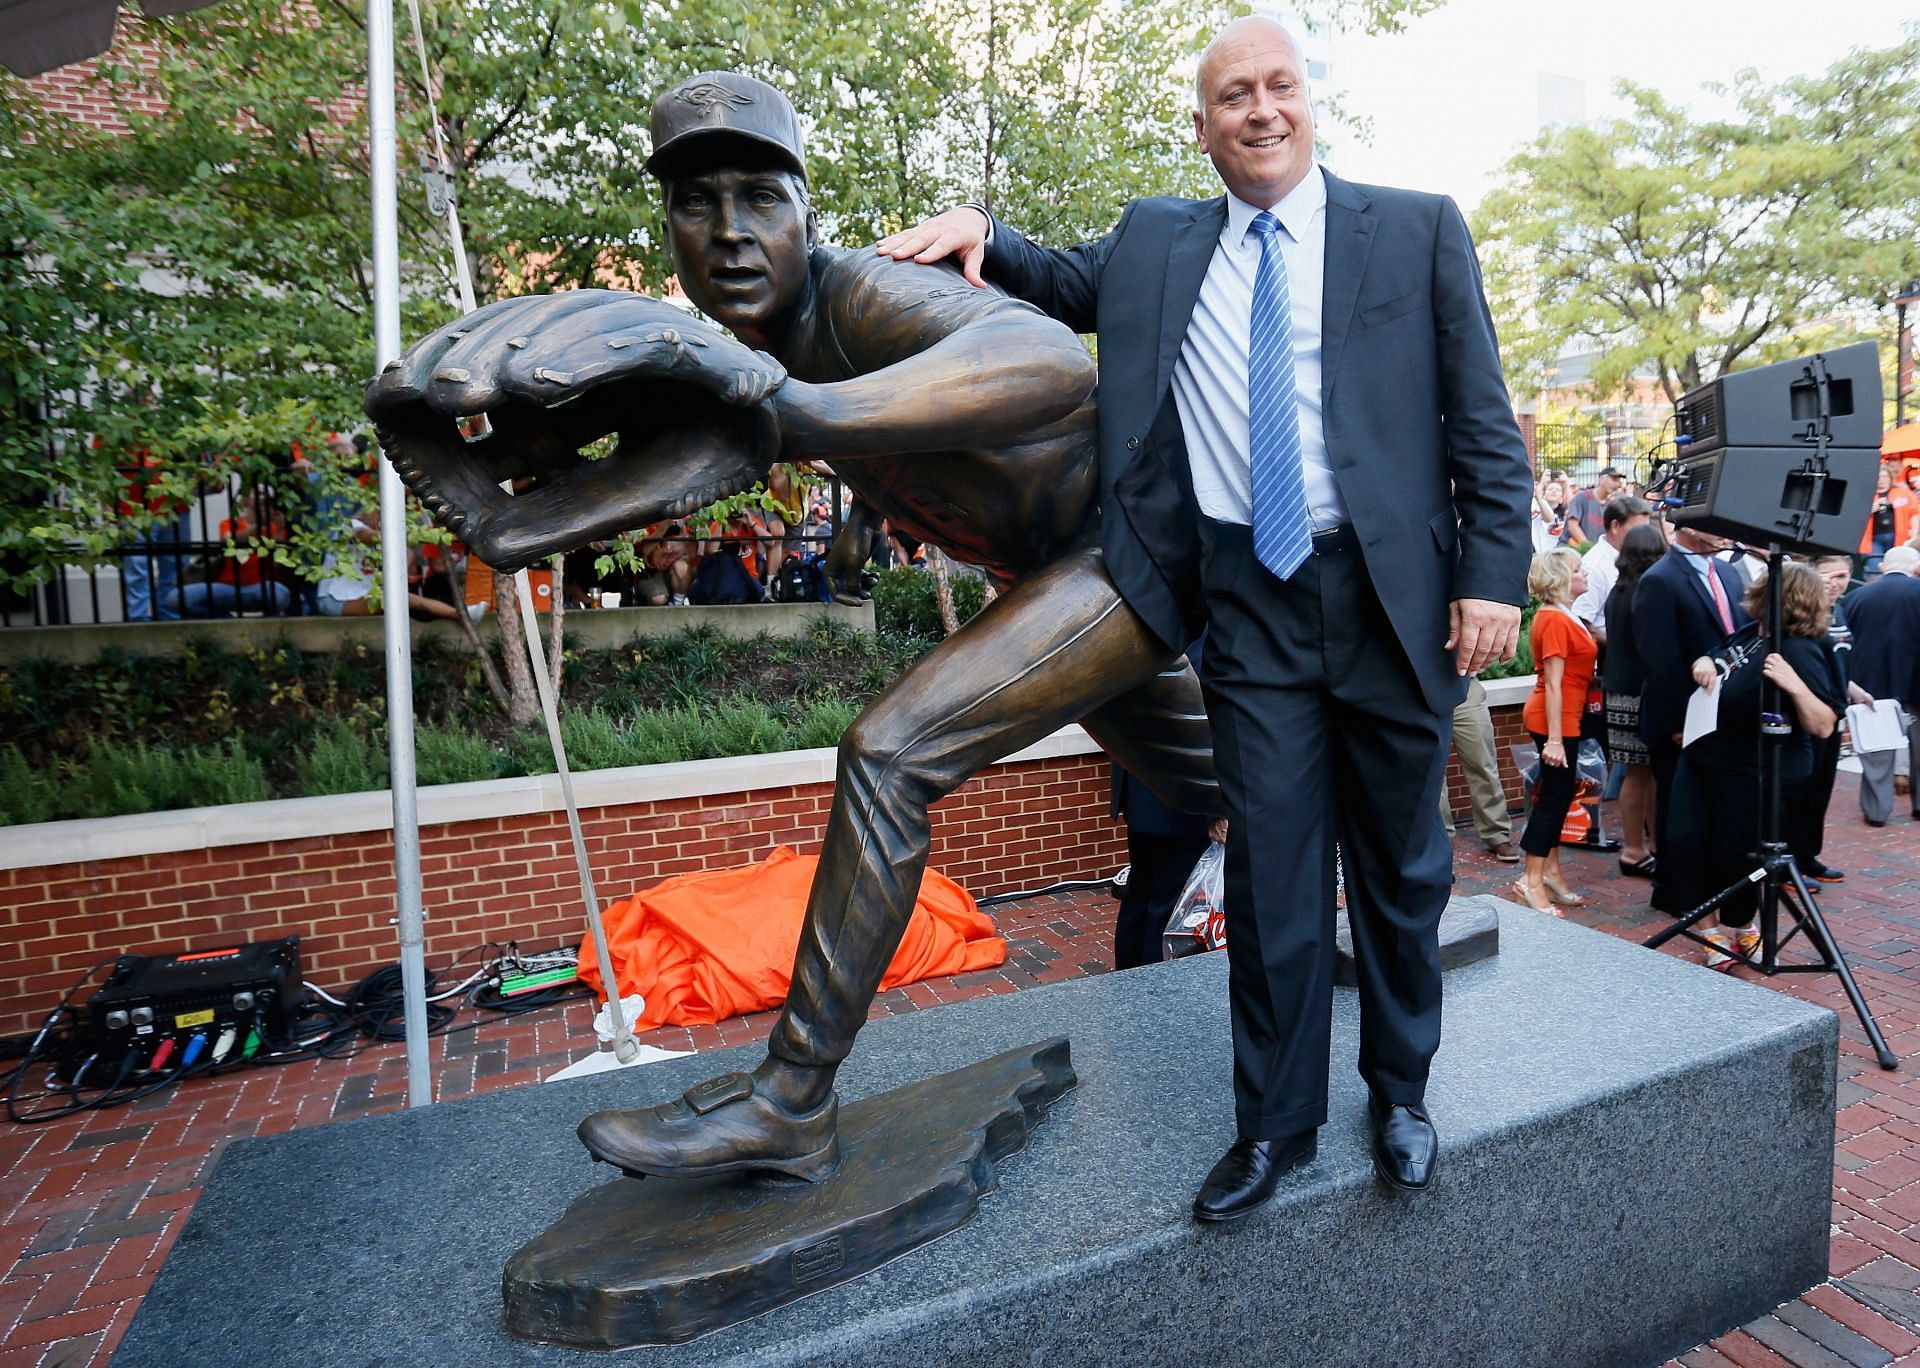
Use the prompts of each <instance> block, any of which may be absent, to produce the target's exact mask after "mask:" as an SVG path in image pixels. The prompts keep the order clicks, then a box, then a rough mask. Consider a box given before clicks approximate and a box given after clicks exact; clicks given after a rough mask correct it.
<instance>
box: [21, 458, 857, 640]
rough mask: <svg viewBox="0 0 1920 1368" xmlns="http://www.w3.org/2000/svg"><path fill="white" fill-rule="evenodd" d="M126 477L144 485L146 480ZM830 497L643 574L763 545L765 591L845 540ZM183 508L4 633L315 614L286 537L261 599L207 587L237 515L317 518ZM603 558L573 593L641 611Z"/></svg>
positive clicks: (31, 596)
mask: <svg viewBox="0 0 1920 1368" xmlns="http://www.w3.org/2000/svg"><path fill="white" fill-rule="evenodd" d="M128 474H129V475H130V476H131V477H133V478H135V479H137V477H138V474H139V472H137V471H132V472H128ZM828 488H829V489H830V490H831V495H830V497H829V499H828V514H829V516H828V518H827V520H826V522H825V523H821V522H819V521H817V520H814V519H812V518H809V519H808V520H807V521H806V522H805V523H803V524H802V525H801V526H800V527H796V528H794V529H791V530H789V531H787V532H784V533H780V534H773V533H767V534H765V535H759V536H754V537H751V538H743V537H741V536H739V535H737V534H724V533H695V532H684V533H682V534H680V535H677V536H671V537H660V538H652V539H642V540H640V541H639V542H637V543H636V544H635V549H636V551H637V553H638V555H639V558H640V560H641V562H642V563H643V564H646V563H647V562H648V559H649V553H650V552H652V551H654V550H655V549H656V548H658V547H659V546H661V545H662V544H665V543H668V542H680V543H685V544H686V545H687V546H688V547H689V549H690V559H692V560H693V561H695V562H696V563H697V561H698V559H699V552H700V549H701V548H702V547H703V546H712V545H715V544H718V543H721V542H730V543H733V544H736V545H737V544H738V543H740V542H741V541H744V540H751V541H754V542H756V543H758V544H759V546H760V550H761V554H760V562H761V573H760V575H759V581H760V583H761V584H763V585H768V584H770V583H771V581H772V580H773V578H774V576H775V575H776V574H777V573H778V572H779V570H780V569H781V564H780V563H779V562H780V561H781V560H782V559H783V557H782V552H781V548H783V547H784V548H787V549H788V550H793V549H795V548H800V549H801V554H802V555H803V556H811V555H812V554H813V553H814V552H816V551H825V550H826V549H827V547H829V546H831V545H832V543H833V539H834V538H835V537H836V536H837V535H838V534H839V532H840V528H841V525H842V513H841V509H842V493H841V486H840V482H839V481H838V480H833V481H830V482H828ZM185 503H186V505H187V506H186V507H185V508H184V509H183V510H182V511H180V512H179V513H178V514H177V516H175V517H174V518H172V519H171V520H169V519H167V518H165V517H164V515H155V514H151V513H150V514H148V515H147V516H146V518H145V519H141V520H138V522H139V523H140V524H144V525H136V520H134V519H129V521H128V528H127V532H126V534H125V536H124V537H122V538H121V540H120V541H119V544H118V545H115V546H113V547H111V548H109V549H108V550H106V551H105V552H102V553H99V554H97V555H93V556H87V555H86V554H85V553H84V550H83V548H81V547H78V546H75V547H73V548H72V549H73V552H74V556H73V559H72V560H71V561H69V562H67V563H65V564H62V565H61V566H59V567H58V568H57V569H56V570H55V571H54V572H53V574H52V575H51V576H50V577H49V578H47V579H46V580H44V581H42V582H40V583H38V584H35V585H32V586H30V587H29V588H27V589H25V590H0V629H3V628H9V627H50V626H62V625H73V624H86V625H92V624H102V625H105V624H120V623H137V622H151V621H173V620H185V619H200V618H207V617H254V618H259V617H297V616H305V615H310V614H313V613H315V612H317V611H318V609H317V605H316V600H315V594H314V589H315V586H314V585H313V584H312V583H311V582H309V581H308V580H307V579H305V578H303V577H301V576H299V575H298V574H297V573H296V572H294V571H291V570H288V569H286V568H284V567H281V566H277V565H274V564H273V563H272V562H273V556H272V554H271V549H272V547H273V546H274V545H275V544H285V539H284V537H276V536H273V535H269V534H268V533H266V532H262V533H258V534H256V535H255V536H253V537H252V538H251V539H250V545H253V546H256V547H259V548H260V549H261V551H262V553H263V554H262V555H261V567H260V580H261V584H260V586H258V587H257V592H250V590H254V589H255V588H256V586H252V585H241V584H231V588H232V590H233V592H232V593H230V594H229V593H226V592H224V591H221V590H216V589H213V588H211V587H209V586H210V585H211V584H213V583H214V582H215V581H216V580H217V579H218V578H219V577H220V576H221V573H222V571H223V570H226V568H227V567H229V566H236V565H238V564H239V562H237V561H236V560H235V559H234V558H232V557H229V556H227V555H226V548H227V538H226V535H225V533H224V532H223V528H225V527H227V526H228V525H229V524H230V523H231V522H232V520H233V518H234V515H235V513H236V511H238V512H242V513H244V514H245V515H246V517H247V520H248V521H249V522H250V523H251V525H252V526H253V527H255V528H259V529H274V528H285V527H286V526H288V525H289V523H290V522H292V521H295V520H297V519H299V518H301V517H303V516H311V514H312V513H313V510H312V509H311V508H308V507H306V506H304V505H303V506H300V507H297V508H290V507H288V506H287V505H288V501H287V500H286V499H285V498H284V497H282V492H281V491H279V490H276V489H275V487H274V485H273V484H272V483H271V482H268V481H258V482H243V481H241V480H240V479H239V478H238V477H230V478H229V479H228V480H227V481H226V482H225V483H224V484H222V485H220V486H217V487H213V488H209V489H203V490H202V491H200V492H199V493H198V494H196V495H195V496H193V497H192V498H190V499H187V500H185ZM811 511H812V510H811V508H809V512H811ZM599 554H600V553H599V552H598V551H595V550H592V549H589V550H584V551H580V552H574V553H571V554H569V556H568V557H567V574H566V580H567V583H568V585H571V586H575V587H577V588H581V589H584V588H586V587H587V586H589V585H592V586H594V587H607V588H611V587H612V586H613V585H615V584H618V585H619V586H620V591H624V592H623V597H622V600H621V601H622V603H623V604H630V605H632V604H640V605H644V602H645V601H644V600H641V599H636V598H634V597H630V596H628V595H631V594H632V593H633V591H634V589H635V588H636V587H637V586H638V584H639V583H640V582H641V581H643V580H644V579H645V578H646V574H645V572H644V571H643V572H633V571H616V572H615V573H614V574H612V575H610V576H601V575H599V574H597V573H596V572H595V570H594V567H593V563H594V561H595V560H596V559H597V558H598V555H599ZM228 573H229V574H230V575H231V576H232V578H233V579H238V578H240V576H239V574H238V573H237V572H234V571H229V572H228ZM603 582H604V586H603ZM268 586H271V587H268Z"/></svg>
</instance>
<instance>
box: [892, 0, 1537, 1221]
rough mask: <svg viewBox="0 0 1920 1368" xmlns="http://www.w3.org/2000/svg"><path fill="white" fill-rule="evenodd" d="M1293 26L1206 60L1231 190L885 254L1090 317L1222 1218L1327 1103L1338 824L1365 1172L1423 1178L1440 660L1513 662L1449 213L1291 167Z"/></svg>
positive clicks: (1501, 518) (1512, 481) (1209, 142)
mask: <svg viewBox="0 0 1920 1368" xmlns="http://www.w3.org/2000/svg"><path fill="white" fill-rule="evenodd" d="M1304 68H1305V63H1304V62H1303V61H1302V59H1301V56H1300V52H1299V48H1298V45H1297V44H1295V43H1294V41H1293V39H1292V38H1291V37H1290V36H1289V35H1288V34H1287V33H1286V31H1285V30H1284V29H1282V28H1280V27H1279V26H1278V25H1276V24H1274V23H1272V22H1270V21H1268V20H1264V19H1243V20H1238V21H1236V22H1234V23H1233V24H1230V25H1229V26H1228V27H1227V28H1225V29H1224V30H1222V31H1221V33H1220V34H1219V35H1218V36H1217V37H1216V38H1215V39H1214V41H1213V42H1212V44H1210V45H1209V47H1208V48H1207V50H1206V52H1205V53H1204V54H1203V56H1202V58H1201V61H1200V67H1199V73H1198V78H1197V81H1196V91H1195V93H1196V102H1197V106H1198V107H1197V108H1196V110H1195V112H1194V128H1195V134H1196V139H1197V141H1198V144H1199V147H1200V150H1201V151H1202V152H1204V153H1206V154H1207V155H1208V156H1209V158H1210V159H1211V160H1212V162H1213V164H1214V167H1215V169H1216V170H1217V171H1218V172H1219V174H1220V178H1221V180H1222V181H1223V182H1224V184H1225V187H1226V190H1227V192H1228V193H1227V194H1226V195H1224V196H1222V197H1220V198H1216V199H1213V200H1208V201H1203V202H1194V201H1189V200H1175V199H1147V200H1138V201H1135V202H1134V203H1132V204H1130V205H1129V206H1128V207H1127V209H1126V212H1125V213H1124V214H1123V215H1122V217H1121V220H1120V222H1119V224H1118V226H1117V227H1115V228H1114V230H1113V231H1112V232H1111V233H1109V234H1108V235H1107V236H1106V237H1105V238H1103V239H1102V240H1100V241H1099V242H1096V243H1089V244H1085V245H1082V246H1078V247H1073V248H1069V249H1067V250H1065V251H1050V250H1046V249H1043V248H1040V247H1037V246H1035V245H1034V244H1032V243H1029V242H1027V241H1026V240H1025V239H1024V238H1022V237H1020V235H1019V234H1018V233H1017V232H1016V231H1015V230H1014V229H1012V228H1011V227H1009V226H1008V225H1006V224H1004V223H1000V222H998V221H997V220H995V219H993V217H992V216H991V215H990V214H989V213H988V212H987V211H986V210H985V209H984V208H980V207H978V206H966V207H962V208H960V209H955V210H951V211H949V212H948V213H946V214H943V215H940V216H939V217H938V218H935V219H932V220H929V221H928V222H927V223H925V224H922V225H919V226H918V227H917V228H914V229H910V230H908V231H907V232H905V233H901V234H896V235H895V236H894V237H892V238H890V239H888V240H887V241H885V242H883V243H881V244H880V250H881V251H882V252H883V253H886V254H889V255H892V256H895V257H900V258H905V257H912V258H914V259H916V260H919V261H923V262H931V261H936V260H939V259H942V258H945V257H949V256H953V257H957V258H958V259H959V260H960V262H961V265H962V269H963V271H964V272H965V273H966V275H967V276H968V278H969V279H971V280H973V281H974V282H975V283H981V282H982V279H983V270H984V277H985V278H989V279H991V280H992V281H993V282H994V283H995V284H997V285H999V286H1001V287H1002V288H1004V289H1006V290H1007V291H1008V292H1009V293H1011V294H1013V295H1015V296H1016V297H1019V298H1022V299H1025V300H1027V301H1029V302H1031V303H1034V304H1037V305H1038V306H1039V307H1040V308H1041V309H1042V310H1044V311H1045V312H1046V313H1048V314H1049V315H1051V316H1052V317H1054V318H1057V319H1060V320H1061V321H1063V322H1065V323H1066V324H1067V325H1068V326H1069V327H1072V328H1073V329H1074V330H1075V331H1077V332H1082V333H1086V332H1096V333H1097V334H1098V336H1099V343H1100V345H1099V366H1100V388H1099V394H1100V417H1099V429H1100V436H1099V441H1100V478H1101V494H1102V504H1103V514H1102V523H1101V529H1102V543H1103V547H1104V550H1105V554H1106V563H1107V567H1108V570H1109V572H1110V574H1111V575H1112V577H1113V580H1114V583H1115V584H1116V585H1117V586H1118V587H1119V589H1120V591H1121V593H1122V594H1123V595H1124V596H1125V598H1126V600H1127V602H1128V604H1129V605H1130V606H1131V607H1133V609H1134V610H1135V611H1136V612H1138V613H1139V614H1140V615H1141V616H1142V617H1143V618H1144V619H1145V620H1146V622H1147V623H1148V624H1149V626H1151V627H1152V628H1153V630H1154V632H1155V633H1156V634H1157V635H1158V636H1159V637H1160V639H1161V640H1162V641H1163V642H1165V643H1168V644H1176V643H1183V642H1186V641H1188V640H1191V639H1192V638H1193V637H1194V636H1195V635H1197V634H1198V630H1199V627H1200V625H1201V624H1202V622H1205V623H1206V624H1207V625H1208V637H1207V653H1206V658H1205V662H1204V669H1203V683H1204V685H1205V690H1206V698H1207V708H1208V714H1209V717H1210V720H1211V721H1212V723H1213V728H1214V742H1215V746H1214V748H1215V758H1216V764H1217V766H1218V769H1219V773H1220V779H1221V785H1222V788H1223V790H1224V792H1225V794H1226V798H1227V806H1228V810H1229V813H1230V814H1231V817H1232V823H1231V834H1230V837H1229V840H1228V862H1227V904H1226V905H1227V916H1228V919H1229V920H1228V936H1227V943H1228V958H1229V962H1230V979H1231V1007H1232V1019H1233V1040H1234V1080H1233V1085H1234V1101H1235V1121H1236V1129H1237V1132H1238V1138H1237V1139H1236V1140H1235V1141H1234V1143H1233V1144H1232V1146H1231V1147H1230V1148H1229V1149H1228V1150H1227V1152H1226V1154H1225V1155H1224V1156H1223V1157H1222V1158H1221V1160H1220V1161H1219V1162H1218V1163H1217V1164H1215V1165H1214V1167H1213V1170H1212V1171H1211V1172H1210V1173H1209V1174H1208V1176H1207V1179H1206V1181H1205V1182H1204V1184H1203V1185H1202V1187H1201V1190H1200V1193H1199V1195H1198V1197H1197V1198H1196V1199H1195V1202H1194V1214H1195V1215H1196V1216H1197V1217H1198V1218H1199V1219H1201V1220H1210V1221H1218V1220H1227V1219H1231V1218H1233V1217H1237V1216H1242V1215H1245V1214H1247V1213H1248V1212H1250V1211H1252V1210H1254V1209H1255V1208H1256V1207H1258V1206H1259V1205H1260V1204H1261V1203H1263V1202H1265V1201H1266V1200H1267V1199H1268V1198H1269V1197H1270V1196H1271V1195H1272V1193H1273V1190H1274V1186H1275V1183H1276V1181H1277V1179H1278V1177H1279V1175H1280V1174H1281V1173H1283V1172H1285V1171H1286V1170H1287V1169H1289V1168H1292V1167H1295V1166H1297V1165H1299V1164H1302V1163H1305V1162H1307V1161H1308V1160H1310V1159H1311V1158H1312V1157H1313V1154H1314V1151H1315V1139H1316V1135H1317V1130H1318V1127H1319V1126H1320V1125H1321V1124H1323V1123H1324V1122H1325V1120H1326V1116H1327V1092H1328V1078H1327V1067H1328V1054H1329V1036H1330V1015H1331V999H1332V987H1333V961H1334V937H1333V926H1334V856H1333V852H1334V843H1335V840H1336V838H1337V839H1338V841H1339V842H1340V845H1341V847H1342V849H1343V851H1344V853H1345V856H1346V861H1347V863H1346V871H1347V898H1348V908H1349V912H1350V917H1351V921H1352V924H1353V932H1354V942H1355V951H1356V958H1357V960H1358V963H1359V972H1360V985H1359V986H1360V1000H1361V1022H1362V1025H1361V1036H1362V1039H1361V1046H1360V1071H1361V1074H1362V1076H1363V1077H1364V1078H1365V1079H1366V1081H1367V1084H1368V1087H1369V1089H1370V1094H1371V1106H1370V1109H1369V1110H1370V1115H1371V1117H1372V1121H1373V1128H1374V1159H1375V1165H1376V1167H1377V1168H1378V1170H1379V1172H1380V1174H1381V1176H1382V1177H1383V1178H1384V1179H1386V1180H1387V1181H1388V1182H1390V1183H1392V1184H1394V1185H1396V1186H1400V1187H1405V1188H1419V1187H1423V1186H1425V1185H1426V1183H1427V1182H1428V1181H1429V1179H1430V1178H1431V1175H1432V1173H1433V1168H1434V1164H1435V1162H1436V1159H1437V1156H1438V1138H1437V1135H1436V1133H1435V1130H1434V1127H1433V1125H1432V1122H1431V1120H1430V1119H1429V1117H1428V1116H1427V1113H1426V1106H1425V1100H1426V1085H1427V1074H1428V1068H1429V1065H1430V1062H1431V1060H1432V1057H1433V1053H1434V1050H1435V1048H1436V1047H1437V1046H1438V1043H1439V1037H1440V967H1439V950H1438V923H1439V918H1440V914H1441V912H1442V911H1443V910H1444V909H1445V906H1446V901H1447V896H1448V891H1449V889H1450V887H1451V884H1452V858H1451V856H1452V852H1451V848H1450V846H1449V844H1448V842H1447V841H1446V839H1445V836H1444V834H1443V833H1442V832H1441V830H1440V827H1439V823H1437V822H1436V821H1434V820H1433V812H1434V810H1435V808H1436V806H1437V805H1438V800H1439V785H1440V783H1441V782H1442V780H1443V779H1444V776H1445V768H1446V753H1447V738H1448V732H1449V719H1450V717H1451V715H1452V712H1453V708H1454V706H1455V704H1456V703H1458V702H1459V700H1460V698H1461V696H1462V692H1463V689H1464V677H1465V676H1467V675H1469V674H1473V673H1476V672H1478V671H1479V670H1480V668H1481V667H1482V666H1484V665H1486V664H1488V663H1490V662H1491V661H1492V660H1494V659H1505V658H1508V657H1510V656H1511V654H1512V652H1513V648H1514V643H1515V640H1516V637H1517V633H1518V628H1519V620H1520V610H1519V605H1520V603H1521V602H1522V601H1523V598H1524V593H1525V588H1524V581H1525V575H1526V566H1527V559H1528V555H1527V553H1528V549H1529V540H1528V531H1527V512H1526V509H1527V498H1528V494H1529V486H1530V479H1529V474H1528V470H1527V459H1526V453H1525V448H1524V446H1523V445H1522V442H1521V439H1520V435H1519V431H1518V429H1517V426H1516V424H1515V422H1514V419H1513V414H1512V409H1511V406H1510V404H1509V402H1508V397H1507V393H1506V388H1505V385H1504V382H1503V381H1502V378H1501V374H1500V365H1499V358H1498V352H1497V346H1496V342H1495V338H1494V331H1493V324H1492V320H1491V318H1490V316H1489V313H1488V310H1487V306H1486V300H1485V296H1484V293H1483V291H1482V288H1481V285H1480V276H1479V270H1478V267H1477V264H1476V262H1475V260H1474V255H1473V246H1472V243H1471V241H1470V240H1469V237H1468V234H1467V231H1466V225H1465V224H1464V222H1463V221H1462V220H1461V217H1460V214H1459V211H1458V210H1457V209H1456V208H1455V207H1454V205H1453V204H1452V202H1451V201H1449V200H1446V199H1444V198H1441V197H1439V196H1434V195H1421V194H1414V193H1411V192H1408V191H1403V190H1392V189H1384V188H1380V187H1372V186H1358V185H1351V184H1348V183H1347V182H1345V181H1342V180H1340V179H1339V178H1338V177H1336V176H1334V175H1332V174H1330V173H1328V172H1326V171H1324V169H1323V168H1322V167H1321V166H1319V165H1318V164H1317V163H1316V162H1315V160H1314V155H1313V116H1312V110H1311V106H1310V103H1309V95H1308V91H1307V85H1306V78H1305V70H1304Z"/></svg>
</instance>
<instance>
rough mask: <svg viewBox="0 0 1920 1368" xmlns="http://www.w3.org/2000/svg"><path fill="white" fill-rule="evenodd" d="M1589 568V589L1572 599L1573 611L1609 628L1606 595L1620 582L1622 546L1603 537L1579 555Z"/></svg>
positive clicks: (1586, 620)
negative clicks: (1582, 554) (1584, 553)
mask: <svg viewBox="0 0 1920 1368" xmlns="http://www.w3.org/2000/svg"><path fill="white" fill-rule="evenodd" d="M1580 563H1581V564H1582V565H1584V566H1585V567H1586V568H1587V592H1586V593H1584V594H1582V595H1581V596H1580V597H1579V598H1577V599H1575V600H1574V601H1573V615H1574V616H1575V617H1577V618H1579V619H1580V620H1581V621H1582V622H1584V623H1586V624H1587V626H1589V627H1592V628H1595V629H1597V630H1599V631H1602V632H1604V631H1606V630H1607V595H1608V594H1611V593H1612V592H1613V586H1614V585H1616V584H1618V583H1619V582H1620V548H1619V547H1617V546H1615V545H1614V544H1613V543H1612V542H1610V541H1608V540H1607V539H1606V538H1605V537H1602V538H1600V540H1599V541H1597V542H1595V543H1594V544H1593V545H1592V546H1589V547H1588V548H1587V554H1586V555H1584V556H1582V557H1581V558H1580Z"/></svg>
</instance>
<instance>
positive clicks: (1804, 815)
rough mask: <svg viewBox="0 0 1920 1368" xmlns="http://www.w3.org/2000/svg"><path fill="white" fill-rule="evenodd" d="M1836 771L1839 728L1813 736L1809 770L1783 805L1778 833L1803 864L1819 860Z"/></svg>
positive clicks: (1818, 861)
mask: <svg viewBox="0 0 1920 1368" xmlns="http://www.w3.org/2000/svg"><path fill="white" fill-rule="evenodd" d="M1839 772H1840V729H1839V728H1838V727H1835V728H1834V731H1833V735H1831V736H1829V737H1826V738H1824V739H1820V738H1816V739H1815V740H1814V743H1813V773H1812V774H1811V775H1809V776H1808V777H1807V781H1806V783H1805V784H1803V785H1801V787H1800V791H1799V792H1798V793H1797V794H1796V795H1795V796H1794V800H1793V802H1792V803H1791V804H1786V805H1785V811H1784V813H1783V814H1782V816H1781V823H1782V825H1783V826H1784V827H1785V828H1786V830H1785V831H1783V832H1782V833H1781V834H1782V835H1783V836H1784V837H1785V838H1786V842H1787V848H1788V849H1789V850H1791V851H1792V852H1793V858H1794V859H1795V860H1797V861H1799V863H1800V864H1801V865H1802V866H1803V869H1802V871H1801V872H1802V873H1804V872H1805V869H1804V866H1808V865H1815V864H1819V863H1821V860H1820V851H1821V848H1822V847H1823V846H1825V845H1826V843H1827V807H1828V805H1829V804H1830V803H1832V802H1833V781H1834V777H1835V776H1836V775H1837V774H1839Z"/></svg>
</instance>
